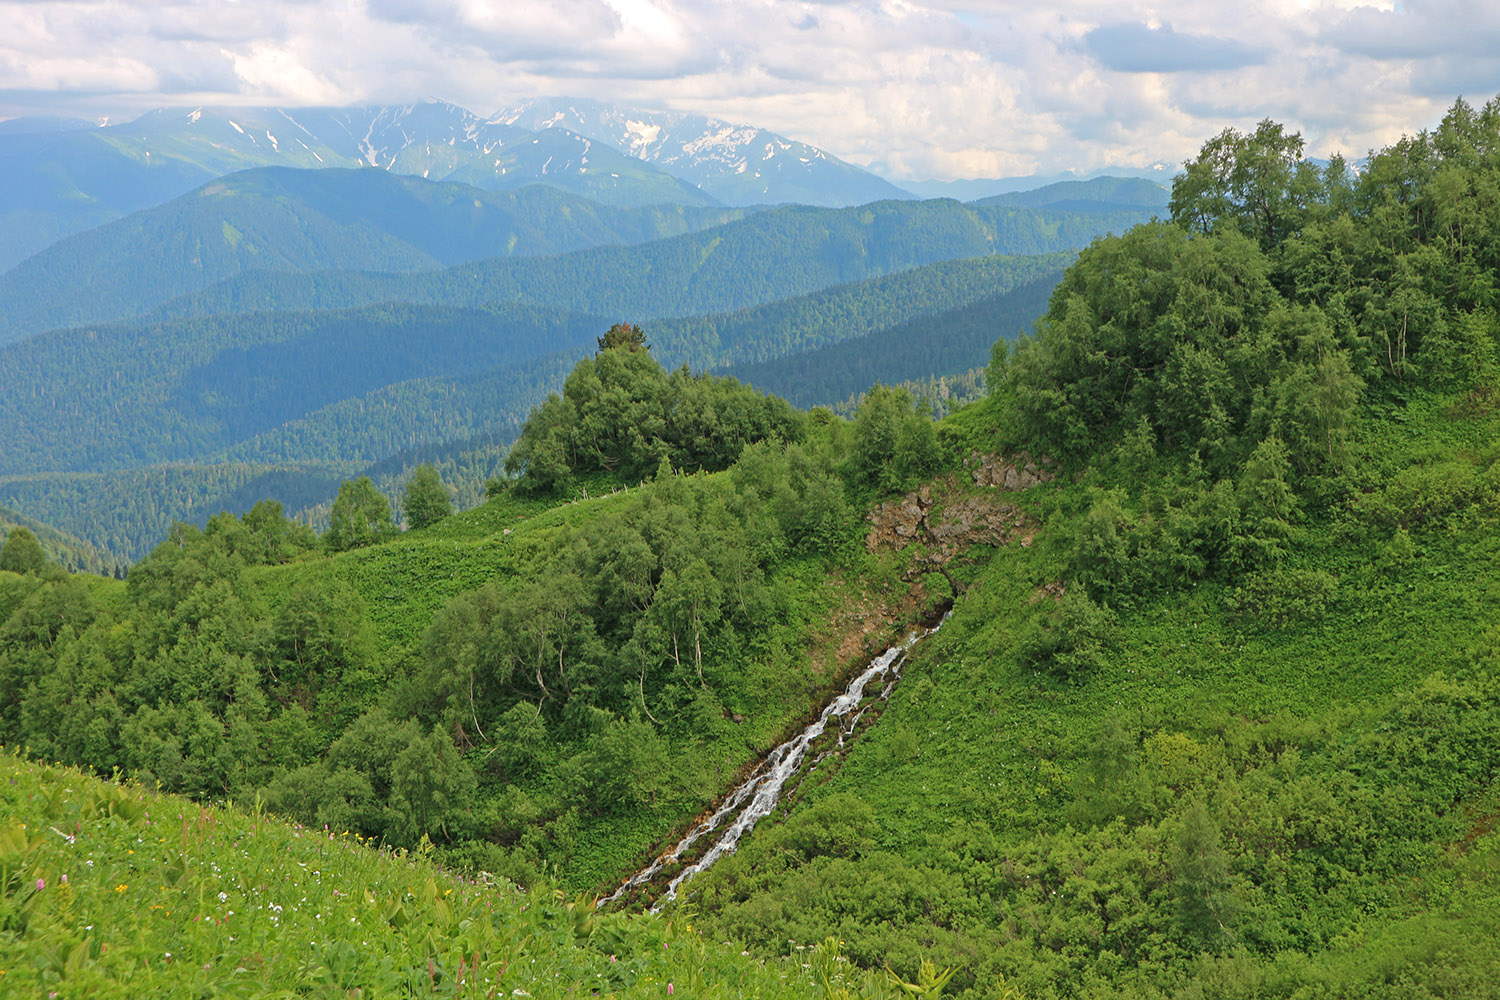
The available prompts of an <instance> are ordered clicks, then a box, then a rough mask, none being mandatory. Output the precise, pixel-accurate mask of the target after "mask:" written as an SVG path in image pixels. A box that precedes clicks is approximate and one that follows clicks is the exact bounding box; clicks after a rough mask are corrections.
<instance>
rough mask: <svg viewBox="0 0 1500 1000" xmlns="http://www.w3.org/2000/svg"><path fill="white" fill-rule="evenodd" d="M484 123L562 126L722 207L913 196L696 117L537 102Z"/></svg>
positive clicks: (839, 203) (771, 139) (829, 158)
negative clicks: (689, 186)
mask: <svg viewBox="0 0 1500 1000" xmlns="http://www.w3.org/2000/svg"><path fill="white" fill-rule="evenodd" d="M492 120H493V121H496V122H502V123H504V124H507V125H517V126H520V127H522V128H526V129H533V130H536V131H539V132H540V131H544V130H548V129H553V128H564V129H567V130H569V131H571V132H576V133H578V134H579V135H583V136H588V137H589V138H590V139H595V140H598V141H599V142H607V143H609V144H610V145H612V146H614V147H615V148H616V149H619V150H620V151H622V152H624V153H626V154H627V155H629V156H634V157H636V158H638V159H640V160H643V161H645V162H647V163H650V164H652V165H654V166H657V167H660V168H661V169H663V170H665V171H667V172H668V173H670V174H672V175H673V176H675V177H679V178H681V179H682V180H684V181H687V182H688V183H690V184H693V185H695V186H697V187H699V188H701V189H702V190H703V191H705V192H707V193H708V194H710V195H712V196H713V197H714V198H716V199H718V200H719V201H722V202H724V203H725V204H726V205H758V204H764V203H767V202H796V203H798V204H803V205H819V206H823V207H830V208H840V207H843V206H846V205H862V204H865V203H867V202H872V201H883V200H887V199H892V198H914V197H915V196H914V195H912V194H911V193H910V192H909V191H906V190H904V189H902V188H900V187H897V186H896V185H895V184H892V183H891V182H889V181H887V180H884V179H882V178H880V177H876V176H875V175H874V174H871V173H869V172H868V171H865V170H863V169H861V168H859V167H856V166H854V165H853V164H850V163H846V162H844V161H843V160H840V159H839V158H837V157H835V156H833V155H831V154H829V153H826V152H824V151H823V150H821V149H818V148H817V147H815V146H810V145H808V144H807V143H804V142H799V141H797V140H795V139H788V138H786V137H785V136H781V135H777V134H776V133H775V132H771V131H768V130H766V129H763V128H759V127H757V126H754V125H739V124H734V123H731V122H727V121H724V120H723V119H720V118H711V117H706V116H704V115H694V114H685V113H683V112H678V111H646V110H642V109H638V108H622V107H618V106H616V105H611V104H603V103H600V102H598V101H582V100H575V99H573V98H567V97H541V98H534V99H532V100H527V101H522V102H520V103H518V104H514V105H512V106H510V107H508V108H503V109H501V110H500V111H497V112H496V113H495V115H494V116H493V119H492Z"/></svg>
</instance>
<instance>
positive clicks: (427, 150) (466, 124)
mask: <svg viewBox="0 0 1500 1000" xmlns="http://www.w3.org/2000/svg"><path fill="white" fill-rule="evenodd" d="M119 138H120V139H121V140H124V141H127V142H133V143H134V144H135V145H137V146H138V147H139V148H140V152H141V155H142V156H145V157H150V156H152V155H155V156H177V157H180V158H183V159H189V160H193V161H196V162H198V163H200V164H201V165H203V166H204V167H207V168H209V169H212V170H215V171H218V172H226V171H227V170H239V169H243V168H245V167H251V166H290V167H305V168H312V169H316V168H319V167H356V166H368V167H378V168H380V169H382V170H389V171H392V172H394V173H398V174H411V175H415V176H419V177H425V178H428V179H429V180H455V181H463V182H464V183H467V184H472V185H474V186H475V187H480V188H485V189H489V190H504V189H508V188H514V187H519V186H521V185H523V184H531V183H538V182H540V183H546V184H551V185H552V186H554V187H560V188H564V189H566V190H569V191H572V192H573V193H575V194H581V195H585V196H587V197H590V198H593V199H594V200H596V201H601V202H605V203H608V204H650V203H666V202H673V203H687V204H704V203H707V202H709V200H710V199H709V198H707V197H705V196H704V195H702V194H701V193H700V192H698V191H696V190H693V189H691V188H689V187H688V186H686V185H683V184H681V183H678V182H675V181H674V180H673V179H672V178H671V177H670V176H668V175H667V174H666V173H665V172H663V171H660V170H657V169H653V168H652V167H651V166H649V165H647V164H643V163H640V162H639V161H637V160H634V159H631V158H629V157H626V156H624V155H622V154H620V153H619V152H618V151H616V150H615V149H613V148H612V147H610V146H608V145H601V144H600V143H598V142H596V141H594V140H592V139H588V138H585V137H584V136H581V135H578V134H576V133H573V132H569V131H566V130H562V129H558V130H548V131H547V132H544V133H533V132H530V131H527V130H525V129H521V128H516V127H514V126H511V125H507V124H503V123H499V122H494V121H486V120H485V119H482V118H480V117H479V116H477V115H475V114H474V113H473V112H471V111H468V110H466V109H464V108H460V107H458V106H456V105H453V104H445V103H442V102H440V101H428V102H425V103H422V104H412V105H406V106H375V107H361V108H298V109H288V108H240V109H235V108H195V109H193V110H191V111H183V110H165V111H155V112H152V113H150V114H148V115H145V116H143V117H142V118H138V119H136V120H135V121H134V122H131V123H130V124H129V125H123V126H119ZM153 147H154V151H153Z"/></svg>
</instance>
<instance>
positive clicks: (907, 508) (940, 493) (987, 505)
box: [865, 479, 1037, 586]
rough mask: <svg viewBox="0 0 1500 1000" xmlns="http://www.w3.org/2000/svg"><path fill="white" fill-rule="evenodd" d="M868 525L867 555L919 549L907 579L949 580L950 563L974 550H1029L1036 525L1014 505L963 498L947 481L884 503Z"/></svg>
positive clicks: (970, 496) (968, 495)
mask: <svg viewBox="0 0 1500 1000" xmlns="http://www.w3.org/2000/svg"><path fill="white" fill-rule="evenodd" d="M868 520H869V522H870V531H869V533H868V534H867V535H866V536H865V548H866V549H867V550H868V551H870V552H879V551H881V550H895V551H897V552H899V551H901V550H903V549H905V548H907V547H908V546H910V545H912V544H913V543H916V542H920V543H922V549H921V550H920V553H919V554H918V555H917V556H915V557H914V558H913V559H912V562H911V564H910V565H909V566H908V568H907V572H906V576H907V578H908V579H914V578H917V577H920V576H921V574H923V573H933V572H937V573H943V575H944V576H947V575H948V574H947V566H948V563H950V562H952V561H953V559H955V558H956V557H957V556H958V555H959V554H960V553H963V552H965V551H966V550H968V549H970V548H971V547H973V546H975V545H993V546H995V547H997V548H998V547H1000V546H1004V545H1008V544H1010V543H1011V542H1019V543H1020V544H1021V545H1023V546H1029V545H1030V544H1031V540H1032V538H1034V537H1035V536H1036V532H1037V524H1036V522H1035V521H1034V520H1032V518H1031V517H1030V516H1028V515H1027V514H1026V513H1025V512H1024V511H1022V510H1021V509H1020V508H1019V507H1017V506H1016V505H1015V504H1011V503H1005V502H1003V501H1001V500H1000V499H999V498H998V497H993V496H983V495H976V494H973V493H964V492H961V491H960V490H959V488H958V484H957V483H956V482H953V481H952V480H951V479H950V480H947V481H943V480H939V481H938V482H937V483H936V484H932V485H928V486H923V487H922V488H921V489H919V490H916V491H914V492H912V493H908V494H907V495H906V496H904V497H902V498H901V499H899V500H891V501H887V502H886V503H883V504H881V505H880V506H879V507H876V508H875V509H874V510H873V511H871V512H870V514H869V518H868ZM951 579H952V578H951V577H950V581H951ZM955 586H956V585H955Z"/></svg>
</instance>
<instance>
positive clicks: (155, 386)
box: [0, 254, 1068, 558]
mask: <svg viewBox="0 0 1500 1000" xmlns="http://www.w3.org/2000/svg"><path fill="white" fill-rule="evenodd" d="M1067 259H1068V257H1067V255H1064V254H1055V255H1048V256H1045V257H1031V258H1028V257H986V258H979V259H975V260H964V261H946V262H943V263H939V264H935V265H930V266H928V267H924V268H917V269H914V270H911V271H904V272H901V273H899V274H894V275H888V276H885V277H882V278H875V279H871V280H869V281H865V282H859V283H855V284H852V285H841V286H836V287H834V288H831V289H826V290H824V291H821V292H816V293H813V294H811V295H808V296H804V297H800V298H797V299H791V300H787V301H785V302H780V303H775V304H772V305H768V306H762V307H758V308H755V309H750V310H744V311H742V312H739V313H733V314H727V315H719V316H708V317H694V318H686V319H679V320H664V321H657V322H654V323H651V324H648V334H649V337H650V339H651V342H652V344H653V350H654V352H655V353H656V354H657V355H658V356H659V357H661V358H663V360H664V361H665V362H666V363H667V364H669V365H673V366H675V365H677V364H684V363H692V364H694V365H698V366H703V367H707V366H710V365H722V364H724V363H725V362H727V361H730V360H731V359H734V358H741V357H777V356H779V355H782V354H785V353H788V352H795V351H798V350H799V349H800V350H806V349H809V348H812V347H815V346H816V345H820V344H826V343H829V342H833V341H837V340H840V339H843V338H856V337H860V336H861V335H863V336H864V337H866V338H869V337H871V336H874V334H871V333H870V332H869V331H871V330H874V331H879V330H881V329H882V328H884V327H885V326H887V325H889V324H892V323H900V322H901V321H903V320H909V322H908V323H907V325H906V326H905V327H903V328H902V329H901V336H900V338H899V343H898V344H897V345H891V344H890V343H889V338H887V339H886V340H885V341H882V342H881V343H880V344H879V345H877V346H875V347H874V348H873V349H872V351H871V352H870V353H869V356H868V357H865V358H864V359H863V361H862V364H861V367H859V368H857V369H853V370H852V371H851V374H854V375H857V377H858V378H860V379H862V381H858V382H857V384H855V385H854V387H853V388H848V387H846V385H847V383H849V378H847V377H845V378H841V377H840V375H839V373H838V372H837V371H834V370H824V371H823V373H822V375H823V377H825V378H827V379H829V380H831V381H832V382H833V383H834V384H835V389H834V390H832V391H830V392H829V393H825V394H824V396H823V397H822V398H830V397H832V395H833V393H834V392H837V393H840V394H842V393H848V392H851V391H856V390H862V389H863V388H865V386H867V385H868V384H869V383H870V382H872V381H875V380H878V379H880V378H882V377H884V378H886V379H887V380H894V378H895V377H896V376H897V375H902V374H904V373H906V372H907V371H908V370H910V371H912V372H914V373H916V374H921V375H925V374H929V373H933V372H943V371H953V370H961V369H963V368H967V367H970V366H972V365H973V364H975V363H977V362H979V361H982V360H983V354H984V353H985V352H987V350H988V347H987V346H986V347H984V348H982V349H981V348H980V347H979V346H978V344H979V342H980V341H982V340H983V341H986V343H987V341H988V340H989V339H993V333H991V334H989V335H986V334H985V333H984V331H983V328H984V325H985V323H986V322H993V323H995V324H999V325H1015V326H1019V325H1024V323H1023V322H1022V319H1023V318H1022V317H1017V316H1012V317H1011V318H1009V319H995V318H992V317H990V315H989V314H990V312H991V308H992V307H991V306H988V305H986V304H985V300H989V299H992V298H993V296H994V295H995V293H996V292H999V291H1003V290H1006V289H1009V288H1013V287H1015V286H1016V285H1018V284H1024V283H1028V282H1034V281H1035V280H1037V276H1039V275H1047V274H1056V273H1057V272H1055V271H1053V268H1060V267H1061V266H1062V265H1063V264H1064V263H1065V262H1066V260H1067ZM1041 280H1044V281H1045V280H1047V279H1046V278H1042V279H1041ZM1033 298H1035V297H1033ZM976 299H979V300H981V301H980V303H979V304H978V305H976V306H974V307H973V308H972V309H970V310H969V311H968V312H967V313H964V314H963V315H964V316H965V317H966V321H965V323H964V324H963V329H965V330H968V331H969V332H968V333H965V334H964V335H963V337H962V338H955V337H954V336H953V335H952V334H951V332H950V329H949V325H948V324H946V321H944V320H941V319H938V318H933V319H931V320H930V321H929V320H925V319H922V318H920V317H926V316H929V315H931V316H934V317H936V316H937V315H939V314H943V312H944V310H947V309H951V308H953V307H955V306H958V307H962V306H964V305H966V304H968V303H971V302H973V301H974V300H976ZM1001 307H1003V308H1007V309H1010V308H1013V307H1012V306H1011V305H1009V304H1008V303H1006V302H1002V301H997V302H996V304H995V306H994V308H1001ZM1031 308H1034V310H1035V312H1040V311H1041V303H1040V302H1035V301H1033V302H1032V303H1031ZM912 317H918V318H912ZM1030 319H1031V317H1030V316H1026V317H1024V322H1029V321H1030ZM604 326H607V322H606V321H605V320H602V319H599V318H596V317H590V316H580V315H574V314H568V313H560V312H558V311H556V310H550V309H544V308H533V307H526V306H506V307H499V308H492V309H485V310H468V309H447V308H440V307H413V306H404V307H400V306H391V307H374V308H368V309H360V310H351V311H347V312H335V313H315V314H274V313H273V314H252V315H248V316H241V317H210V318H205V319H201V320H192V321H181V322H175V323H167V324H163V325H160V326H150V327H137V326H130V325H124V326H115V327H106V328H100V329H93V330H76V331H67V332H53V333H47V334H43V335H41V336H38V337H33V338H31V339H29V340H27V341H25V342H22V343H20V344H14V345H10V346H9V347H6V348H0V376H3V378H4V379H5V380H6V381H7V383H8V384H10V385H12V386H13V387H14V390H13V392H12V393H11V395H9V396H8V397H6V398H4V399H0V430H3V432H4V433H5V434H7V435H8V437H9V441H10V447H9V448H8V449H7V451H6V454H5V459H6V460H8V461H9V463H10V464H9V465H8V466H6V465H3V464H0V474H4V475H3V477H0V502H9V503H11V504H13V505H15V506H17V507H19V508H21V509H24V510H27V511H29V512H31V513H33V514H34V516H37V517H39V518H42V519H45V520H46V521H48V522H49V523H53V524H57V525H59V526H60V527H64V528H68V529H70V530H73V531H75V532H78V533H80V534H83V535H86V536H87V537H88V538H89V539H91V540H92V541H93V542H94V543H95V544H98V545H102V546H106V547H108V548H109V549H110V550H111V551H114V552H118V553H120V556H121V557H122V558H139V557H141V556H143V555H145V553H146V552H147V551H149V549H150V547H151V546H152V545H153V544H155V541H156V540H157V539H159V538H160V537H161V536H162V534H163V533H164V532H165V531H166V530H167V528H168V527H169V526H170V523H171V521H172V520H174V519H178V520H189V521H194V522H196V523H199V524H202V523H203V522H204V521H206V519H207V517H208V516H209V515H210V514H211V513H217V512H218V511H219V510H221V509H229V510H233V511H236V512H242V511H244V510H248V509H249V507H250V506H251V505H252V504H253V503H254V502H255V501H256V500H258V499H261V498H262V497H264V496H270V497H272V498H274V499H277V500H280V501H281V502H282V503H283V504H285V505H286V507H287V508H288V510H291V511H294V512H304V511H306V510H307V508H309V507H317V506H319V505H321V504H325V503H326V502H327V501H328V500H331V498H332V494H333V490H334V489H335V488H336V486H337V482H336V481H331V480H330V479H329V477H328V474H327V472H326V471H325V470H326V469H328V468H330V467H337V468H339V469H344V470H348V469H349V468H351V467H353V466H355V465H358V464H361V463H363V464H367V465H368V464H370V463H374V464H375V465H376V466H379V467H380V469H379V473H378V474H385V475H395V474H399V473H401V472H403V471H405V470H406V469H407V468H408V467H405V466H403V467H400V468H391V469H386V468H385V467H384V465H383V464H382V463H386V462H387V460H388V459H389V457H390V456H392V455H395V454H399V453H403V452H407V451H411V450H413V449H427V450H428V451H429V452H430V451H432V450H433V449H438V454H440V455H442V456H444V458H443V460H448V459H447V458H446V456H455V457H454V458H453V459H452V463H453V464H452V465H450V466H449V467H447V468H446V469H445V472H446V474H447V475H448V476H449V481H450V483H452V485H454V486H455V487H457V488H458V489H459V490H460V496H461V498H462V499H463V500H464V501H465V503H466V505H472V504H473V503H476V502H478V499H479V498H480V497H481V496H482V490H483V484H484V482H485V481H486V480H487V479H489V478H491V477H492V476H493V475H495V474H496V472H497V471H498V468H499V461H498V459H493V458H491V459H486V460H484V461H482V462H480V461H475V460H473V459H467V460H461V459H458V458H457V457H456V456H457V455H458V454H461V453H462V448H463V446H462V445H461V444H449V445H445V444H444V442H462V441H466V440H468V439H471V438H474V437H476V436H486V437H487V438H488V440H490V441H492V442H509V441H510V440H512V439H514V437H515V435H516V434H517V433H518V432H519V430H520V426H521V424H522V423H523V422H524V419H525V416H526V414H527V412H528V411H529V410H530V409H531V407H533V406H534V405H536V404H537V403H539V402H541V401H542V399H544V398H545V397H546V394H547V393H548V392H550V391H552V390H553V389H555V388H557V387H559V386H560V385H561V384H562V380H563V378H564V376H565V375H566V374H567V372H568V370H569V369H570V368H571V367H572V365H573V363H574V362H575V361H576V359H577V358H578V356H579V355H581V354H583V353H586V349H587V347H588V346H591V345H592V342H593V340H594V338H595V337H596V336H597V334H598V331H599V330H600V329H602V328H603V327H604ZM80 343H82V344H86V345H87V351H86V352H85V356H84V360H83V361H80V359H79V356H78V350H79V345H80ZM919 343H920V344H921V345H923V346H921V347H918V346H917V345H918V344H919ZM567 345H572V346H571V347H569V346H567ZM560 348H561V349H560ZM914 354H915V356H914V357H913V355H914ZM884 359H889V360H888V361H887V360H884ZM903 359H904V360H903ZM427 373H431V374H427ZM393 379H394V380H395V381H392V380H393ZM100 400H107V401H108V408H107V409H104V410H101V408H100ZM501 457H503V456H501ZM184 463H192V464H195V465H199V466H201V468H202V475H201V484H200V485H198V486H189V485H188V484H187V483H186V482H185V477H187V476H189V475H190V473H189V472H188V471H187V470H186V469H185V468H183V466H184ZM223 463H228V464H229V465H230V466H233V467H236V468H238V467H250V466H254V467H257V468H258V469H260V470H261V471H260V472H257V473H256V475H257V476H259V475H261V474H262V473H265V474H270V472H271V469H270V468H269V467H271V466H278V465H280V466H287V468H286V469H285V470H284V473H285V474H284V475H282V476H281V478H280V479H279V480H276V481H275V482H276V484H277V486H278V488H279V490H280V492H275V493H263V494H259V495H256V494H254V493H253V492H243V491H240V489H241V486H242V484H244V483H245V482H246V477H245V476H243V475H241V474H240V473H239V472H236V471H233V470H232V469H230V470H219V469H216V466H217V465H219V464H223ZM164 464H170V465H171V466H172V467H173V469H172V472H171V473H170V475H169V476H168V477H167V479H170V481H171V482H172V483H173V484H174V489H173V490H172V491H170V492H163V493H152V494H149V495H148V494H142V493H141V492H140V490H142V489H150V488H151V484H152V483H154V482H157V479H156V478H153V477H151V476H147V475H142V474H139V473H137V472H132V471H130V469H131V468H132V467H134V468H145V467H156V466H160V465H164ZM310 466H311V467H312V468H309V467H310ZM65 470H66V471H69V472H70V473H72V472H77V473H85V472H86V473H89V474H91V475H93V477H94V478H92V479H90V480H88V481H89V482H91V483H94V484H97V487H98V488H97V490H96V492H95V496H96V498H100V499H101V502H103V503H104V504H105V505H106V506H105V508H103V509H101V507H100V503H98V502H96V503H92V504H88V505H84V506H81V505H79V503H78V502H77V500H76V491H75V490H74V489H72V488H70V487H68V486H66V485H65V484H66V483H67V482H68V481H70V480H69V477H67V476H59V474H58V473H60V472H63V471H65ZM372 474H377V473H375V472H372ZM162 481H163V482H165V481H166V480H165V479H163V480H162ZM257 481H258V482H260V483H261V484H263V485H264V486H266V487H269V486H270V484H271V482H272V480H269V479H259V480H257ZM106 484H108V485H106ZM382 485H383V486H384V487H386V488H388V487H389V485H390V483H389V481H386V482H383V484H382ZM214 490H219V491H220V492H218V493H215V492H214ZM184 491H185V492H184ZM236 491H240V492H236ZM319 491H321V492H320V493H319ZM103 498H108V499H103ZM189 500H190V501H191V503H190V504H189V503H186V502H185V501H189ZM109 505H112V507H111V506H109ZM132 518H135V519H136V521H137V527H136V529H135V530H130V529H129V528H127V527H126V525H127V524H128V523H129V521H130V519H132ZM312 520H313V522H314V523H320V524H321V523H323V522H321V521H320V520H319V515H317V514H315V513H314V514H313V515H312Z"/></svg>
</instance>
